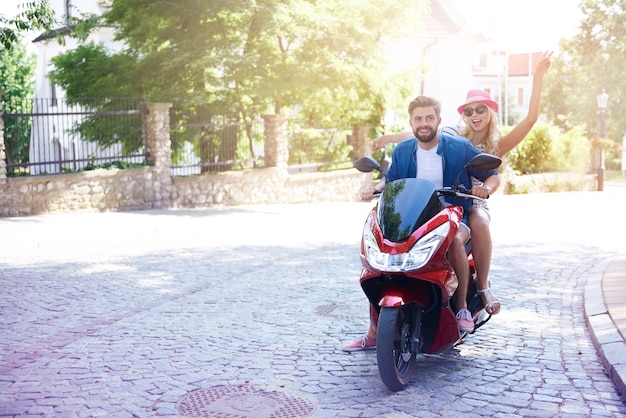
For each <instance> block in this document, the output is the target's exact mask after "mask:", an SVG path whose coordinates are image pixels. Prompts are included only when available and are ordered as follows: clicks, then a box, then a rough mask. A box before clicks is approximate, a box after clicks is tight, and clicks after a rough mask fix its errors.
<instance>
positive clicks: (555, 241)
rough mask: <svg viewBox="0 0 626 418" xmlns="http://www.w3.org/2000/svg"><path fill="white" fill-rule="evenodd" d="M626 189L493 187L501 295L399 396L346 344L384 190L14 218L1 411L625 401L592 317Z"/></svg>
mask: <svg viewBox="0 0 626 418" xmlns="http://www.w3.org/2000/svg"><path fill="white" fill-rule="evenodd" d="M624 203H626V188H624V187H606V188H605V191H604V192H602V193H559V194H542V195H524V196H522V195H519V196H503V195H496V196H494V197H493V199H492V201H491V202H490V206H491V212H492V217H493V223H492V231H493V237H494V258H493V265H492V288H493V289H494V291H495V293H496V294H497V295H498V296H499V297H500V298H501V299H502V302H503V310H502V312H501V313H500V314H499V315H497V316H494V317H493V318H492V319H491V321H490V322H489V323H488V324H487V325H486V326H484V327H482V328H481V329H480V330H478V331H477V332H476V333H475V334H474V335H472V336H470V337H469V338H468V339H467V340H466V342H465V343H464V344H461V345H459V346H457V347H456V348H454V349H452V350H450V351H449V352H447V353H446V354H443V355H432V356H420V358H419V359H418V362H417V364H418V367H417V370H416V372H415V375H414V381H413V383H412V384H411V385H409V386H408V387H407V388H406V390H404V391H402V392H399V393H392V392H390V391H388V390H387V389H386V387H385V386H384V385H383V384H382V382H381V380H380V378H379V376H378V370H377V367H376V354H375V352H374V351H367V352H355V353H346V352H343V351H342V350H341V347H342V345H343V344H344V343H345V342H346V341H349V340H351V339H353V338H355V337H358V336H359V335H361V334H362V333H364V331H365V330H366V327H367V319H368V310H367V301H366V299H365V297H364V295H363V293H362V291H361V290H360V287H359V284H358V277H359V272H360V260H359V239H360V234H361V229H362V225H363V222H364V220H365V216H366V215H367V213H368V211H369V208H370V207H371V205H372V203H342V204H334V203H333V204H331V203H329V204H317V205H268V206H254V207H253V206H243V207H216V208H210V209H198V210H175V211H174V210H173V211H146V212H127V213H98V214H88V213H76V214H61V215H48V216H34V217H25V218H3V219H0V234H1V235H0V236H2V237H3V239H2V243H1V244H0V286H1V288H2V293H1V294H0V307H1V310H2V315H1V317H0V333H1V334H2V339H1V340H0V348H1V355H2V358H1V360H0V416H44V417H51V416H57V417H99V416H115V417H133V416H134V417H151V416H159V417H183V416H190V417H191V416H216V417H217V416H242V417H261V416H269V415H268V414H266V412H267V411H271V410H276V409H277V408H278V407H280V406H281V405H286V406H285V408H286V409H285V411H288V412H284V415H278V416H285V417H298V416H312V417H335V416H338V417H361V416H362V417H394V418H398V417H413V416H419V417H439V416H444V417H458V416H461V415H466V416H485V417H514V416H515V417H518V416H528V417H554V416H558V417H582V416H585V417H589V416H593V417H622V416H626V406H625V405H624V403H623V402H622V400H621V399H620V398H619V395H618V393H617V391H616V390H615V387H614V386H613V384H612V382H611V380H609V378H608V377H607V376H606V375H605V373H604V370H603V366H602V363H601V361H600V360H599V358H598V354H597V352H596V350H595V348H594V346H593V343H592V341H591V339H590V336H589V332H588V330H587V327H586V324H585V319H584V312H583V290H584V285H585V283H586V282H587V280H588V279H589V278H591V277H596V276H597V275H600V274H602V272H603V271H604V269H605V268H606V266H607V264H608V263H609V262H610V260H611V259H612V257H614V256H616V255H620V254H624V253H626V244H625V241H624V238H623V234H624V231H626V217H624V216H623V205H624ZM615 211H618V214H617V215H614V214H613V212H615ZM233 400H234V401H233ZM220 402H221V403H220ZM211 408H214V410H212V409H211ZM289 408H291V409H289ZM218 410H219V411H222V413H223V411H227V410H228V411H232V412H231V415H220V413H219V412H217V411H218ZM194 411H195V412H194ZM212 411H213V412H212ZM194 414H195V415H194ZM202 414H204V415H202ZM237 414H238V415H237Z"/></svg>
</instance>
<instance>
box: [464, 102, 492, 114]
mask: <svg viewBox="0 0 626 418" xmlns="http://www.w3.org/2000/svg"><path fill="white" fill-rule="evenodd" d="M474 110H476V113H477V114H479V115H482V114H483V113H485V111H486V110H487V105H484V104H479V105H478V106H476V107H466V108H465V109H463V114H464V115H465V116H467V117H470V116H472V115H473V114H474Z"/></svg>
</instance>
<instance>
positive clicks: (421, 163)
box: [344, 96, 500, 351]
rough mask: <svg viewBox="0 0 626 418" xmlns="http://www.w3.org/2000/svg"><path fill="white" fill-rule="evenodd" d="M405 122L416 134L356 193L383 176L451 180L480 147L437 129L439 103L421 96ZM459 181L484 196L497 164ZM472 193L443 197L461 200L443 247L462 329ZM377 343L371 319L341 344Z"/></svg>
mask: <svg viewBox="0 0 626 418" xmlns="http://www.w3.org/2000/svg"><path fill="white" fill-rule="evenodd" d="M409 124H410V125H411V130H412V131H413V133H414V134H415V138H411V139H408V140H405V141H402V142H400V143H399V144H398V146H397V147H396V149H395V150H394V151H393V154H392V159H391V167H390V168H389V172H388V173H387V175H386V176H385V178H384V179H382V180H381V181H380V182H379V183H378V184H377V185H376V186H375V187H370V188H367V189H365V190H363V192H362V194H361V197H362V198H363V199H364V200H371V199H372V198H373V196H374V193H375V192H380V191H382V189H383V187H385V184H386V183H387V182H391V181H394V180H398V179H402V178H413V177H417V178H420V179H424V180H429V181H431V182H433V183H434V184H435V186H436V187H437V188H442V187H445V186H453V185H454V183H455V181H456V177H457V175H458V174H459V173H460V172H461V171H462V170H463V168H464V167H465V164H467V162H468V161H469V160H470V159H471V158H472V157H474V156H475V155H477V154H479V153H480V152H479V151H478V150H477V149H476V148H475V147H474V146H473V145H472V144H471V142H469V141H468V140H466V139H464V138H460V137H451V136H448V135H446V134H439V133H438V129H439V125H440V124H441V104H440V103H439V102H438V101H437V100H435V99H433V98H431V97H426V96H418V97H416V98H415V99H414V100H413V101H412V102H411V103H410V104H409ZM470 174H471V175H472V176H474V177H476V178H478V179H479V180H481V181H482V182H483V185H482V186H472V183H471V180H470ZM461 183H462V184H463V185H464V186H465V187H466V188H467V189H471V190H472V194H473V195H475V196H477V197H481V198H487V197H488V196H489V194H491V193H493V192H494V191H495V190H496V189H497V188H498V186H500V178H499V177H498V172H497V171H496V170H486V171H482V170H471V173H465V175H464V176H462V177H461ZM472 201H473V199H453V198H448V197H446V204H450V205H460V206H463V219H462V222H461V225H460V226H459V229H458V231H457V233H456V236H455V237H454V240H453V241H452V243H451V244H450V247H449V248H448V261H449V262H450V265H451V266H452V268H453V269H454V271H455V273H456V276H457V278H458V281H459V286H458V288H457V290H456V292H455V304H456V308H457V321H458V324H459V329H460V331H461V332H471V331H473V330H474V321H473V320H472V315H471V313H470V312H469V310H467V286H468V281H469V263H468V261H467V255H466V253H465V243H466V242H467V240H468V239H469V237H470V229H469V226H468V223H467V215H468V214H469V212H470V209H471V207H472ZM375 347H376V330H375V329H374V325H373V324H372V322H370V329H369V330H368V332H367V334H366V335H365V336H363V337H361V338H359V339H358V340H356V341H353V342H352V343H350V344H348V345H346V346H345V347H344V350H346V351H354V350H362V349H368V348H375Z"/></svg>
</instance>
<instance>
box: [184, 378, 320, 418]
mask: <svg viewBox="0 0 626 418" xmlns="http://www.w3.org/2000/svg"><path fill="white" fill-rule="evenodd" d="M176 409H178V412H180V413H181V414H182V415H184V416H186V417H194V418H195V417H224V418H239V417H246V418H248V417H249V418H266V417H267V418H283V417H284V418H298V417H308V416H310V415H311V414H312V413H313V411H315V406H314V404H313V403H312V402H310V401H308V400H306V399H301V398H297V397H295V396H291V395H288V394H285V393H281V392H276V391H266V390H263V389H260V388H256V387H254V386H250V385H238V386H215V387H213V388H210V389H198V390H194V391H193V392H190V393H188V394H186V395H184V396H183V397H181V398H180V399H179V400H178V402H177V403H176Z"/></svg>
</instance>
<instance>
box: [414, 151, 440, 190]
mask: <svg viewBox="0 0 626 418" xmlns="http://www.w3.org/2000/svg"><path fill="white" fill-rule="evenodd" d="M437 148H439V147H438V146H437V147H433V148H431V149H429V150H425V149H422V148H421V147H420V146H419V144H418V145H417V178H418V179H423V180H428V181H432V182H433V183H435V187H436V188H438V189H441V188H442V187H443V163H442V161H441V156H440V155H439V154H437Z"/></svg>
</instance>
